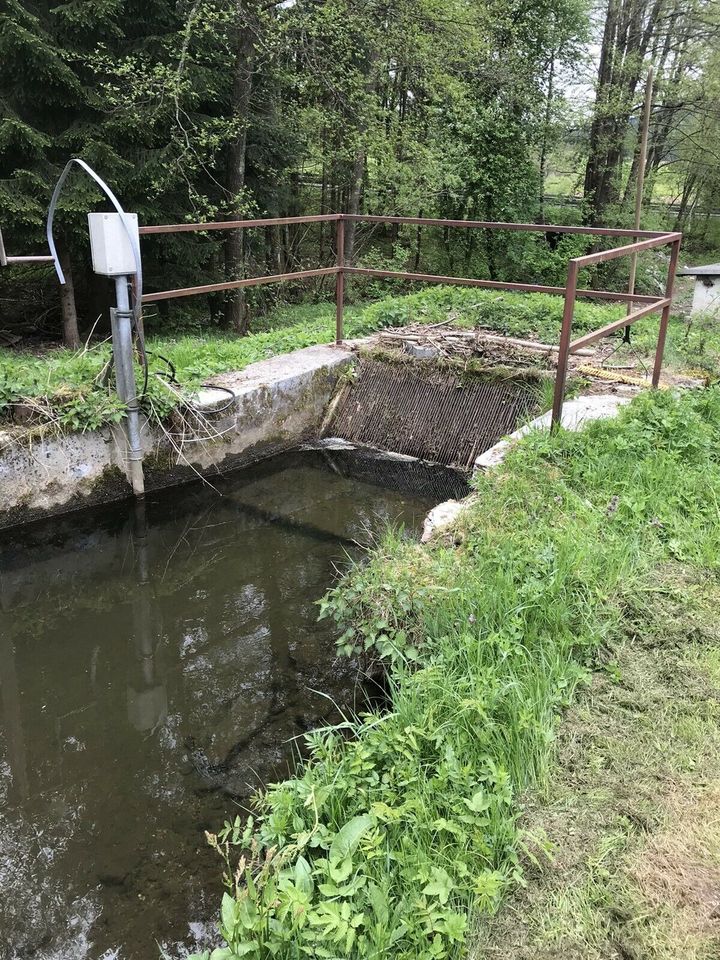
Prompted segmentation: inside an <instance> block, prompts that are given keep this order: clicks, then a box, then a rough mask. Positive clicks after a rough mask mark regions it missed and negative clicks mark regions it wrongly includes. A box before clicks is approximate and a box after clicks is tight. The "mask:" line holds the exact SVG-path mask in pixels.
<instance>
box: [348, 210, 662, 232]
mask: <svg viewBox="0 0 720 960" xmlns="http://www.w3.org/2000/svg"><path fill="white" fill-rule="evenodd" d="M341 216H342V218H343V220H354V221H355V222H356V223H361V222H364V223H399V224H403V223H405V224H408V225H411V226H417V227H423V226H426V227H473V228H479V229H483V230H509V231H512V230H520V231H525V232H534V233H581V234H586V235H587V236H597V237H665V236H670V234H669V233H668V231H667V230H629V229H624V228H618V229H617V230H616V229H613V228H612V227H575V226H563V225H560V224H556V223H503V222H500V221H494V220H440V219H434V218H428V217H383V216H376V215H371V214H362V213H357V214H355V213H345V214H342V215H341Z"/></svg>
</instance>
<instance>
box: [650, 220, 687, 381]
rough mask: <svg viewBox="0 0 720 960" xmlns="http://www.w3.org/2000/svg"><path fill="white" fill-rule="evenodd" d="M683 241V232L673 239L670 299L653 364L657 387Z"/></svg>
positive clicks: (669, 283)
mask: <svg viewBox="0 0 720 960" xmlns="http://www.w3.org/2000/svg"><path fill="white" fill-rule="evenodd" d="M681 243H682V234H680V236H679V237H678V238H677V240H673V245H672V249H671V252H670V263H669V264H668V278H667V284H666V285H665V298H666V299H667V300H669V301H670V303H668V305H667V306H666V307H663V312H662V314H661V315H660V329H659V330H658V341H657V349H656V351H655V365H654V366H653V375H652V385H653V387H657V386H658V385H659V383H660V372H661V371H662V364H663V355H664V353H665V340H666V338H667V329H668V323H669V322H670V311H671V310H672V297H673V290H674V288H675V274H676V273H677V265H678V259H679V257H680V244H681Z"/></svg>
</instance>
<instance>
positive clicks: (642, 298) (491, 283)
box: [343, 267, 662, 304]
mask: <svg viewBox="0 0 720 960" xmlns="http://www.w3.org/2000/svg"><path fill="white" fill-rule="evenodd" d="M343 269H344V270H345V273H352V274H355V275H358V276H363V275H364V276H367V277H384V278H387V279H388V280H413V281H419V282H425V283H448V284H457V285H458V286H464V287H486V288H488V289H490V290H510V291H517V292H522V293H555V294H558V295H559V296H564V295H565V287H549V286H545V285H543V284H538V283H510V282H507V283H505V282H503V281H502V280H475V279H472V278H471V277H444V276H436V275H435V274H430V273H403V272H401V271H399V270H375V269H372V268H370V267H344V268H343ZM577 295H578V296H579V297H588V298H591V299H595V300H617V301H618V302H628V301H631V302H632V301H635V302H637V303H653V304H655V303H659V302H660V301H661V300H662V298H661V297H651V296H647V295H646V294H632V295H631V294H629V293H615V292H614V291H613V290H578V292H577Z"/></svg>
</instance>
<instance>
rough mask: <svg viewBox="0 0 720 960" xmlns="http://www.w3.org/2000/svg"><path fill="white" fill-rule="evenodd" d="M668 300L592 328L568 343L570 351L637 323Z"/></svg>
mask: <svg viewBox="0 0 720 960" xmlns="http://www.w3.org/2000/svg"><path fill="white" fill-rule="evenodd" d="M670 302H671V301H670V300H666V299H662V300H658V302H657V303H649V304H648V305H647V306H645V307H642V308H641V309H640V310H635V311H634V313H629V314H628V315H627V316H626V317H623V318H622V320H616V321H615V322H614V323H608V324H607V326H604V327H601V328H600V329H599V330H594V331H592V333H586V334H585V335H584V336H582V337H578V339H577V340H573V341H572V343H571V344H570V353H577V351H578V350H582V348H583V347H586V346H587V345H588V344H590V343H595V341H596V340H602V338H603V337H607V336H609V335H610V334H611V333H615V331H616V330H620V329H622V328H623V327H631V326H632V325H633V323H637V321H638V320H642V318H643V317H647V316H648V314H650V313H655V312H656V311H657V310H662V309H663V308H664V307H667V306H668V305H669V304H670Z"/></svg>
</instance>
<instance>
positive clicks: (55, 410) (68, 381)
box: [0, 288, 618, 430]
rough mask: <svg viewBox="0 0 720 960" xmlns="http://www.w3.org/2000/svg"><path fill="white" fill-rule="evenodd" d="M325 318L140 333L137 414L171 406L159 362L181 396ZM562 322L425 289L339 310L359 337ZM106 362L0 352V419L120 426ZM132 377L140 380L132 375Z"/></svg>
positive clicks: (285, 310) (535, 304)
mask: <svg viewBox="0 0 720 960" xmlns="http://www.w3.org/2000/svg"><path fill="white" fill-rule="evenodd" d="M578 309H579V313H578V329H579V330H583V329H589V328H590V327H599V326H602V324H603V323H607V322H609V320H612V319H615V318H616V317H617V316H618V307H616V306H612V305H606V304H581V305H580V306H579V308H578ZM334 311H335V308H334V306H333V305H332V304H317V305H311V306H308V305H302V306H294V307H291V306H284V307H280V308H278V309H277V310H275V311H274V312H273V313H272V314H270V315H269V316H268V317H265V318H263V320H262V322H261V323H260V324H259V327H260V329H259V330H258V332H256V333H253V334H251V335H250V336H247V337H236V336H231V335H229V334H219V333H209V334H207V335H202V336H201V335H196V334H193V335H191V336H160V335H152V336H149V337H148V341H147V348H148V353H149V360H150V369H151V375H150V377H149V380H148V387H147V392H146V395H145V398H144V401H143V403H144V407H145V410H146V412H147V413H148V414H149V415H150V416H152V417H154V418H159V419H161V418H163V417H165V416H167V414H168V413H169V412H170V411H171V410H172V409H173V408H174V407H175V406H177V405H178V402H179V399H180V396H179V394H178V390H176V389H173V390H171V389H170V388H169V387H168V383H167V380H166V379H165V378H164V377H163V376H162V375H163V374H167V372H168V369H169V368H168V365H167V363H166V362H165V359H163V358H166V359H167V360H169V361H170V362H171V363H172V365H173V367H174V369H175V373H176V377H177V380H178V381H179V385H180V390H181V393H182V391H185V392H192V391H193V390H194V389H197V387H198V386H199V385H200V384H202V383H204V382H206V381H207V380H211V379H212V377H213V376H215V375H217V374H219V373H223V372H224V371H227V370H242V369H244V368H245V367H246V366H248V364H250V363H254V362H256V361H258V360H264V359H266V358H268V357H273V356H276V355H278V354H281V353H288V352H290V351H292V350H297V349H300V348H301V347H308V346H312V345H314V344H319V343H328V342H330V341H331V340H332V339H333V337H334V332H335V320H334V318H335V312H334ZM561 316H562V301H561V299H560V298H558V297H551V296H546V295H539V294H534V295H520V294H506V295H501V296H498V295H496V294H495V293H494V292H488V291H484V290H460V289H457V288H434V289H428V290H425V291H423V292H422V293H420V294H415V295H412V296H409V297H391V298H387V299H385V300H383V301H380V302H378V303H373V304H370V305H367V306H358V307H350V308H348V310H347V315H346V336H347V337H348V338H354V337H362V336H366V335H368V334H370V333H372V332H373V331H375V330H378V329H380V328H382V327H389V326H398V325H401V324H403V323H407V322H409V321H413V322H419V323H422V322H427V323H435V322H437V321H438V320H439V319H442V320H446V319H448V318H450V319H451V321H452V323H453V324H456V325H458V326H465V327H472V326H475V325H476V324H478V323H480V324H482V325H484V326H487V327H490V328H491V329H494V330H498V331H500V332H504V333H509V334H521V335H532V334H535V335H538V336H540V337H541V338H543V339H547V338H550V339H551V341H553V340H556V339H557V333H558V331H559V328H560V319H561ZM109 356H110V347H109V344H107V343H101V344H97V345H93V346H91V347H90V348H88V349H86V350H82V351H79V352H73V351H69V350H65V349H54V350H49V351H47V352H46V353H45V354H43V355H42V356H37V355H35V354H33V353H30V352H23V351H16V350H8V349H0V421H2V420H4V421H6V422H11V421H12V419H13V416H14V415H15V411H16V410H17V407H18V405H20V407H21V409H22V412H23V418H24V420H25V421H26V420H27V419H28V418H29V419H30V420H31V422H33V423H36V424H39V425H43V424H44V425H53V426H55V427H56V428H58V429H60V430H87V429H93V428H96V427H98V426H101V425H103V424H105V423H110V422H114V421H117V420H119V419H120V418H121V417H122V415H123V409H122V406H121V405H120V404H119V402H118V400H117V398H116V397H115V396H114V395H113V393H112V391H110V392H109V391H108V389H107V388H106V387H105V386H103V385H102V384H101V383H100V380H101V374H102V371H103V369H104V368H105V366H106V364H107V361H108V359H109ZM156 374H160V375H161V376H159V377H158V376H156ZM137 377H138V382H139V383H142V375H141V372H140V370H138V371H137Z"/></svg>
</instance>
